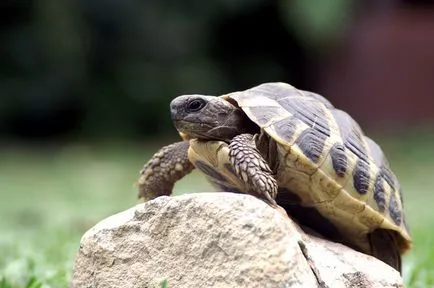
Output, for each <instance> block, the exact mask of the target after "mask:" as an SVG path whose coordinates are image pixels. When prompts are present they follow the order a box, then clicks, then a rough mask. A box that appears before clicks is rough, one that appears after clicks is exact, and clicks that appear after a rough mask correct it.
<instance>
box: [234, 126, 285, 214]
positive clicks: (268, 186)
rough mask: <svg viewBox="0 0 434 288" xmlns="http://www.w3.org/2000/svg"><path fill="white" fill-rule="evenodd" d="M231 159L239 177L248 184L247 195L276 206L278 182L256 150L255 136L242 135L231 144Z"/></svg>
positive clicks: (236, 137)
mask: <svg viewBox="0 0 434 288" xmlns="http://www.w3.org/2000/svg"><path fill="white" fill-rule="evenodd" d="M229 159H230V161H231V163H232V165H233V166H234V168H235V172H236V173H237V174H238V177H240V179H242V180H243V181H244V182H245V183H246V184H247V187H249V188H248V190H249V191H246V192H247V193H249V194H251V195H254V196H257V197H259V198H262V199H263V200H265V201H266V202H267V203H269V204H270V205H272V206H276V205H277V204H276V201H275V200H274V198H276V195H277V189H278V186H277V181H276V179H274V176H273V172H272V171H271V169H270V167H269V166H268V164H267V161H265V159H264V158H263V157H262V155H261V154H260V153H259V151H258V149H257V148H256V143H255V141H254V136H253V135H251V134H240V135H238V136H235V137H234V138H233V139H232V141H231V142H230V144H229Z"/></svg>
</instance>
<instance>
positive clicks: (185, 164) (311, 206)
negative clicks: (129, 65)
mask: <svg viewBox="0 0 434 288" xmlns="http://www.w3.org/2000/svg"><path fill="white" fill-rule="evenodd" d="M170 110H171V116H172V120H173V122H174V125H175V127H176V129H177V130H178V132H179V133H180V135H181V137H182V138H183V141H180V142H177V143H174V144H171V145H169V146H166V147H163V148H162V149H161V150H160V151H159V152H158V153H156V154H155V155H154V156H153V157H152V158H151V159H150V160H149V162H148V163H147V164H145V166H144V168H143V169H142V170H141V176H140V178H139V181H138V186H139V197H143V198H145V199H152V198H155V197H158V196H160V195H170V194H171V193H172V189H173V186H174V183H175V182H176V181H178V180H179V179H181V178H182V177H184V176H185V175H187V174H188V173H189V172H190V171H192V170H193V169H194V168H198V169H199V170H201V171H202V172H204V173H205V174H206V175H207V176H208V178H209V180H211V182H213V183H214V184H215V185H217V186H218V187H219V188H220V189H221V190H222V191H229V192H236V193H248V194H251V195H254V196H256V197H259V198H261V199H263V200H264V201H265V202H267V203H268V204H270V205H271V206H275V205H279V206H281V207H283V208H284V209H285V210H286V211H287V212H288V214H289V215H290V216H291V217H293V218H295V220H297V221H298V222H299V223H300V225H302V226H305V227H308V228H311V229H313V230H314V231H316V232H318V233H319V234H321V235H322V236H323V237H326V238H328V239H330V240H333V241H337V242H341V243H344V244H346V245H348V246H350V247H353V248H355V249H356V250H358V251H361V252H363V253H366V254H370V255H372V256H374V257H376V258H378V259H380V260H382V261H383V262H385V263H387V264H389V265H390V266H392V267H394V268H395V269H397V270H398V271H400V272H401V255H402V254H403V253H405V252H406V251H407V250H409V249H410V248H411V244H412V240H411V236H410V233H409V229H408V227H407V224H406V221H405V217H404V212H403V200H402V193H401V187H400V184H399V182H398V180H397V177H396V176H395V174H394V173H393V172H392V171H391V169H390V167H389V164H388V162H387V160H386V158H385V155H384V154H383V152H382V150H381V148H380V147H379V145H377V144H376V143H375V142H374V141H373V140H371V139H370V138H368V137H367V136H365V135H364V133H363V132H362V130H361V128H360V126H359V125H358V124H357V123H356V122H355V120H353V118H351V116H349V115H348V114H347V113H346V112H344V111H342V110H339V109H336V108H335V107H334V106H333V105H332V104H331V103H330V102H329V101H328V100H326V99H325V98H324V97H323V96H321V95H319V94H316V93H313V92H308V91H303V90H299V89H296V88H295V87H293V86H291V85H289V84H286V83H265V84H261V85H259V86H256V87H253V88H251V89H248V90H245V91H241V92H234V93H230V94H226V95H222V96H218V97H216V96H205V95H196V94H195V95H183V96H179V97H176V98H175V99H174V100H172V102H171V104H170Z"/></svg>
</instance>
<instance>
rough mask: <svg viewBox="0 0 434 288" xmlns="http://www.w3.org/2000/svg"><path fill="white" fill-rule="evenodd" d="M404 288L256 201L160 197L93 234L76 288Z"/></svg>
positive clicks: (393, 274) (78, 264) (360, 257)
mask: <svg viewBox="0 0 434 288" xmlns="http://www.w3.org/2000/svg"><path fill="white" fill-rule="evenodd" d="M163 280H167V282H168V287H282V288H283V287H333V288H334V287H403V284H402V283H403V282H402V279H401V277H400V275H399V273H398V272H397V271H396V270H394V269H393V268H391V267H389V266H388V265H386V264H384V263H383V262H381V261H379V260H377V259H375V258H372V257H370V256H367V255H364V254H361V253H359V252H356V251H354V250H352V249H350V248H347V247H345V246H343V245H341V244H337V243H332V242H329V241H326V240H323V239H320V238H317V237H315V236H311V235H308V234H305V233H304V232H303V231H301V229H300V228H299V227H298V226H297V224H295V223H294V222H293V221H291V220H290V219H289V218H288V217H287V216H286V214H285V213H284V212H282V211H281V210H277V209H273V208H271V207H270V206H268V205H267V204H265V203H264V202H263V201H261V200H258V199H256V198H254V197H252V196H249V195H240V194H232V193H200V194H188V195H182V196H176V197H166V196H164V197H159V198H157V199H155V200H152V201H149V202H146V203H143V204H139V205H137V206H135V207H133V208H131V209H128V210H126V211H124V212H121V213H118V214H116V215H113V216H111V217H109V218H107V219H105V220H102V221H101V222H99V223H98V224H97V225H95V226H94V227H93V228H91V229H90V230H89V231H87V232H86V233H85V234H84V235H83V237H82V239H81V243H80V249H79V251H78V253H77V256H76V261H75V265H74V269H73V275H72V279H71V287H73V288H78V287H94V288H97V287H107V288H108V287H150V288H151V287H152V288H153V287H160V283H161V282H162V281H163Z"/></svg>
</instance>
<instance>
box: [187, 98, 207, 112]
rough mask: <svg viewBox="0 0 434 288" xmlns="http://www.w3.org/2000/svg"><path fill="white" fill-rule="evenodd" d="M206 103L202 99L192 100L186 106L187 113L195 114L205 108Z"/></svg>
mask: <svg viewBox="0 0 434 288" xmlns="http://www.w3.org/2000/svg"><path fill="white" fill-rule="evenodd" d="M205 104H206V102H205V101H204V100H202V99H194V100H192V101H190V102H189V103H188V104H187V112H197V111H199V110H200V109H202V108H203V107H205Z"/></svg>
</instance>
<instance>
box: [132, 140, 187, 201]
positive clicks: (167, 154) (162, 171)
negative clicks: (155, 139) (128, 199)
mask: <svg viewBox="0 0 434 288" xmlns="http://www.w3.org/2000/svg"><path fill="white" fill-rule="evenodd" d="M188 147H189V142H188V141H181V142H176V143H173V144H171V145H168V146H164V147H163V148H161V149H160V150H159V151H158V152H157V153H155V154H154V156H152V158H151V159H150V160H149V161H148V163H146V164H145V166H144V167H143V169H142V170H141V171H140V178H139V180H138V181H137V186H138V188H139V195H138V197H139V198H144V200H145V201H146V200H151V199H154V198H156V197H158V196H163V195H170V194H172V190H173V186H174V185H175V182H176V181H178V180H180V179H181V178H183V177H184V176H185V175H187V174H188V173H190V172H191V171H192V170H193V169H194V166H193V164H192V163H191V162H190V160H189V159H188Z"/></svg>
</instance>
